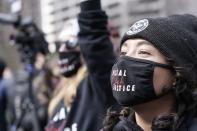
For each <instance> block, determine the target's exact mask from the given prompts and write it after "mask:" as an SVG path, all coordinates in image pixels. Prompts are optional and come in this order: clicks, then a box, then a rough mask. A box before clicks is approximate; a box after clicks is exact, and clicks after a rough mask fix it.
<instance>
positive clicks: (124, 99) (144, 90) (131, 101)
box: [111, 56, 173, 106]
mask: <svg viewBox="0 0 197 131" xmlns="http://www.w3.org/2000/svg"><path fill="white" fill-rule="evenodd" d="M156 66H158V67H162V68H165V69H170V70H172V69H173V68H172V66H169V65H165V64H160V63H156V62H153V61H149V60H143V59H137V58H131V57H128V56H121V57H120V58H119V59H118V61H117V63H116V64H114V66H113V68H112V73H111V85H112V91H113V96H114V97H115V99H116V100H117V102H118V103H119V104H120V105H122V106H134V105H138V104H142V103H146V102H149V101H151V100H155V99H157V98H158V97H160V96H162V95H164V94H166V93H167V92H168V91H169V90H168V91H167V92H162V94H159V95H156V93H155V91H154V85H153V74H154V68H155V67H156Z"/></svg>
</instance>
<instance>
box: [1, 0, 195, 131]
mask: <svg viewBox="0 0 197 131" xmlns="http://www.w3.org/2000/svg"><path fill="white" fill-rule="evenodd" d="M34 34H35V33H34ZM30 36H31V37H30V38H31V40H30V41H31V42H32V40H34V38H33V37H32V35H31V34H30ZM36 36H38V35H36ZM25 37H26V36H25ZM38 38H40V37H38ZM26 39H28V37H26ZM42 40H43V39H42ZM25 42H29V40H26V41H25ZM34 42H36V46H30V47H28V49H29V50H28V51H27V52H28V53H29V52H30V51H31V52H33V53H32V54H33V55H31V57H26V58H25V59H28V61H25V62H23V66H22V69H20V70H17V71H16V72H13V73H11V71H10V69H9V67H8V66H7V64H6V63H5V61H4V60H3V59H0V131H196V130H197V117H196V113H197V112H196V111H197V93H196V91H197V90H196V89H197V17H195V16H193V15H190V14H184V15H172V16H168V17H158V18H144V19H141V20H138V21H136V22H134V23H133V24H132V25H131V27H130V28H129V29H128V30H127V31H126V32H125V34H124V35H123V37H122V38H120V37H119V33H118V31H117V30H115V29H114V28H113V27H112V25H111V24H110V22H108V17H107V15H106V12H105V11H104V10H103V9H102V6H101V1H100V0H82V1H81V2H80V13H79V14H78V17H77V18H76V19H70V20H68V21H67V22H66V23H65V24H64V27H63V28H62V31H61V32H60V34H59V37H58V40H57V42H56V44H57V45H59V50H58V57H57V56H50V55H49V53H48V51H47V50H46V46H43V45H41V46H39V44H43V43H45V44H46V42H40V41H36V40H35V41H34ZM39 42H40V43H39ZM117 43H119V44H117ZM33 44H34V43H33ZM27 45H28V44H27ZM23 48H24V47H22V49H21V50H23ZM23 55H24V52H23ZM29 59H31V60H29Z"/></svg>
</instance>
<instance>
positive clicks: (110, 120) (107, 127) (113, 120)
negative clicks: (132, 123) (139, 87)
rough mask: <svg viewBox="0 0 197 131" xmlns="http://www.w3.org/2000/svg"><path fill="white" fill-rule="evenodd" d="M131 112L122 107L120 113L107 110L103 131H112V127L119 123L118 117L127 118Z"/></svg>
mask: <svg viewBox="0 0 197 131" xmlns="http://www.w3.org/2000/svg"><path fill="white" fill-rule="evenodd" d="M131 112H132V110H131V108H129V107H124V108H123V109H122V110H121V112H120V113H119V112H117V111H112V109H111V108H109V109H108V110H107V115H106V117H105V119H104V121H103V125H104V126H103V131H112V130H113V128H114V126H115V125H116V124H117V123H118V122H119V121H120V117H124V118H127V117H128V116H129V115H130V114H131Z"/></svg>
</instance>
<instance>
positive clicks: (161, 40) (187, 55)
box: [121, 14, 197, 82]
mask: <svg viewBox="0 0 197 131" xmlns="http://www.w3.org/2000/svg"><path fill="white" fill-rule="evenodd" d="M135 38H141V39H144V40H147V41H149V42H150V43H152V44H153V45H154V46H155V47H156V48H157V49H158V50H160V52H161V53H162V54H163V55H164V56H166V57H167V58H171V59H173V61H174V66H176V67H181V68H183V69H182V73H183V75H186V77H187V78H188V79H190V80H192V81H195V82H197V17H195V16H192V15H189V14H185V15H173V16H169V17H160V18H147V19H142V20H139V21H137V22H135V23H134V24H133V25H132V26H131V27H130V28H129V30H128V31H127V32H126V33H125V34H124V36H123V38H122V41H121V45H122V44H123V43H124V42H125V41H126V40H128V39H135Z"/></svg>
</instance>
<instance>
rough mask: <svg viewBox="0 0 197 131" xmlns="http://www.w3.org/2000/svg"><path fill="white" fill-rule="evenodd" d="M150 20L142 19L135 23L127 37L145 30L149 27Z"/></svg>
mask: <svg viewBox="0 0 197 131" xmlns="http://www.w3.org/2000/svg"><path fill="white" fill-rule="evenodd" d="M148 24H149V22H148V20H147V19H142V20H139V21H137V22H135V23H134V24H133V25H132V26H131V27H130V28H129V30H128V31H127V32H126V34H127V35H133V34H136V33H139V32H141V31H143V30H145V29H146V28H147V27H148Z"/></svg>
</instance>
